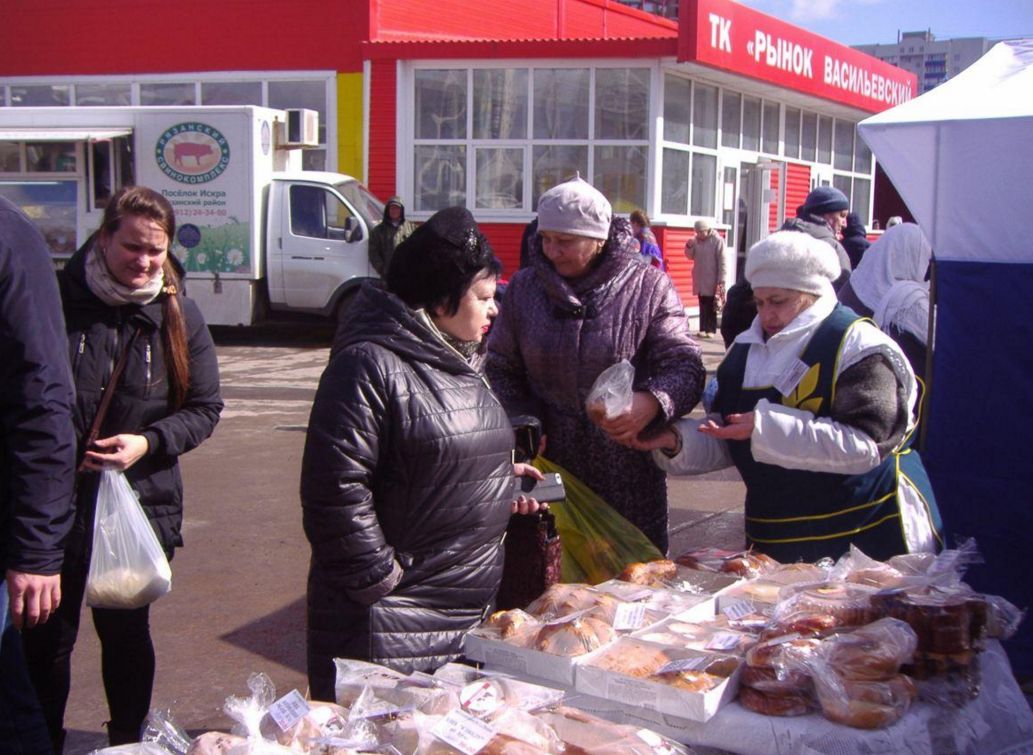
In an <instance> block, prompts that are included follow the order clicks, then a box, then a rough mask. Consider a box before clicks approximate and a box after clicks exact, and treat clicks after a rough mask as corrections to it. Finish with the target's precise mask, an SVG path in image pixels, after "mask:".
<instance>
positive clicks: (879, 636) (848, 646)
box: [818, 619, 917, 681]
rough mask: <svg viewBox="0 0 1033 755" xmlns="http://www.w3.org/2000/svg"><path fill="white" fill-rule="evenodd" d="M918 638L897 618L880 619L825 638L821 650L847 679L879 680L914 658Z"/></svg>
mask: <svg viewBox="0 0 1033 755" xmlns="http://www.w3.org/2000/svg"><path fill="white" fill-rule="evenodd" d="M916 644H917V640H916V637H915V633H914V631H912V629H911V627H909V626H908V625H907V624H906V623H905V622H903V621H900V620H898V619H879V620H878V621H875V622H872V623H871V624H869V625H867V626H864V627H860V628H858V629H854V630H852V631H844V632H841V633H838V634H835V635H833V636H831V637H827V638H826V639H824V640H822V644H821V647H820V649H819V651H818V652H819V654H820V656H821V657H822V659H824V661H825V662H826V663H827V664H828V665H829V666H830V667H831V668H832V669H833V670H834V671H835V672H837V673H838V674H839V675H840V676H842V677H843V678H844V679H848V680H859V681H879V680H885V679H889V678H891V677H893V676H895V675H896V674H897V673H898V672H899V670H900V667H901V665H902V664H904V663H906V662H908V661H910V660H911V656H912V654H913V653H914V652H915V646H916Z"/></svg>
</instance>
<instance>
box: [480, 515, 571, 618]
mask: <svg viewBox="0 0 1033 755" xmlns="http://www.w3.org/2000/svg"><path fill="white" fill-rule="evenodd" d="M503 545H504V546H505V548H506V556H505V561H504V563H503V567H502V583H501V585H499V594H498V598H497V599H496V608H497V609H498V610H500V611H502V610H509V609H511V608H526V607H527V605H528V604H529V603H530V602H531V601H533V600H534V599H535V598H537V597H538V596H540V595H541V594H542V593H543V592H545V589H546V588H547V587H550V586H551V585H554V584H556V583H557V582H559V581H560V563H561V557H562V548H561V547H560V535H559V532H557V531H556V518H555V517H554V516H553V515H552V513H551V512H550V511H548V510H542V511H538V512H536V513H534V514H513V515H512V516H511V517H510V518H509V526H507V527H506V534H505V537H504V538H503Z"/></svg>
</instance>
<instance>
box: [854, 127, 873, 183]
mask: <svg viewBox="0 0 1033 755" xmlns="http://www.w3.org/2000/svg"><path fill="white" fill-rule="evenodd" d="M854 172H855V173H867V174H871V172H872V151H871V150H870V149H868V145H867V144H865V143H864V139H862V138H861V135H860V134H856V132H855V136H854Z"/></svg>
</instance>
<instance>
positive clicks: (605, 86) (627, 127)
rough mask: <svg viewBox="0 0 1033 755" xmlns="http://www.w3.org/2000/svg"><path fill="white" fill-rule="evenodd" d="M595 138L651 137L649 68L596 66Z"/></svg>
mask: <svg viewBox="0 0 1033 755" xmlns="http://www.w3.org/2000/svg"><path fill="white" fill-rule="evenodd" d="M595 138H596V139H648V138H649V69H647V68H597V69H596V71H595Z"/></svg>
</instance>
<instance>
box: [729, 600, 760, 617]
mask: <svg viewBox="0 0 1033 755" xmlns="http://www.w3.org/2000/svg"><path fill="white" fill-rule="evenodd" d="M756 612H757V609H756V608H755V607H754V605H753V601H752V600H737V601H735V602H734V603H732V604H731V605H727V606H725V607H724V608H722V609H721V613H723V614H724V615H725V616H727V617H728V618H729V619H730V620H731V621H738V620H739V619H741V618H742V617H743V616H749V615H750V614H751V613H756Z"/></svg>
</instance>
